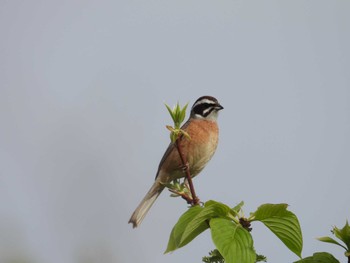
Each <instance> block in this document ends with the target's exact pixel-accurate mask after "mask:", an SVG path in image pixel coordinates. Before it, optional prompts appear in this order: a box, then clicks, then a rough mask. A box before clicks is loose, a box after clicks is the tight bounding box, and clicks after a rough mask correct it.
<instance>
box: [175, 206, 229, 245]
mask: <svg viewBox="0 0 350 263" xmlns="http://www.w3.org/2000/svg"><path fill="white" fill-rule="evenodd" d="M229 210H230V208H229V207H228V206H227V205H224V204H222V203H219V202H216V201H213V200H210V201H208V202H206V203H205V204H204V208H203V209H202V210H201V211H200V212H199V213H198V214H197V215H196V216H195V217H194V218H193V219H192V220H191V221H190V222H189V223H188V224H187V226H186V229H185V231H184V232H183V234H182V237H181V240H180V244H179V246H180V247H182V246H184V245H186V244H188V243H189V242H190V241H191V240H193V239H194V238H195V237H196V236H198V235H199V234H200V233H201V232H203V231H204V230H205V229H206V228H209V225H208V220H209V219H211V218H215V217H226V215H227V213H228V211H229ZM204 226H206V228H205V229H204V230H203V231H200V232H199V233H198V230H201V229H202V228H204Z"/></svg>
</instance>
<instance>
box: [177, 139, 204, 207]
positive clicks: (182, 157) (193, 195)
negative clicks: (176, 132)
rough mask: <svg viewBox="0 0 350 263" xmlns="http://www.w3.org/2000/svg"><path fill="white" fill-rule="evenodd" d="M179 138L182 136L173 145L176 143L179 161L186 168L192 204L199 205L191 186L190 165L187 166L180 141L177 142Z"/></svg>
mask: <svg viewBox="0 0 350 263" xmlns="http://www.w3.org/2000/svg"><path fill="white" fill-rule="evenodd" d="M181 138H182V137H180V138H178V139H177V140H176V142H175V145H176V148H177V151H178V152H179V155H180V159H181V162H182V164H183V165H184V167H185V169H186V179H187V181H188V184H189V186H190V191H191V195H192V205H199V202H200V200H199V199H198V197H197V195H196V192H195V190H194V186H193V183H192V177H191V174H190V167H189V164H188V162H187V160H186V157H185V156H184V154H183V152H182V149H181V146H180V143H179V140H180V139H181Z"/></svg>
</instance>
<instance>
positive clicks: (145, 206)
mask: <svg viewBox="0 0 350 263" xmlns="http://www.w3.org/2000/svg"><path fill="white" fill-rule="evenodd" d="M164 187H165V186H164V185H163V184H161V183H159V182H157V181H155V182H154V184H153V185H152V187H151V189H149V191H148V192H147V194H146V196H145V197H144V198H143V199H142V201H141V203H140V204H139V205H138V207H137V208H136V209H135V211H134V213H133V214H132V215H131V217H130V220H129V223H131V224H132V226H133V228H135V227H138V226H139V225H140V224H141V222H142V220H143V219H144V218H145V216H146V214H147V212H148V210H149V209H150V208H151V206H152V205H153V203H154V202H155V201H156V199H157V197H158V196H159V195H160V193H161V192H162V191H163V189H164Z"/></svg>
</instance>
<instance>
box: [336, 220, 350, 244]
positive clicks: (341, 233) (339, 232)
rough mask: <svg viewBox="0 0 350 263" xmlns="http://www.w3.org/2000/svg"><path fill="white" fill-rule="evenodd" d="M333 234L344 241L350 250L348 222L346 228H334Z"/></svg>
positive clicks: (349, 227)
mask: <svg viewBox="0 0 350 263" xmlns="http://www.w3.org/2000/svg"><path fill="white" fill-rule="evenodd" d="M333 233H334V235H335V236H336V237H337V238H339V239H340V240H341V241H343V242H344V243H345V245H346V246H347V248H348V250H350V226H349V223H348V221H346V223H345V226H344V227H343V228H342V229H339V228H337V227H334V228H333Z"/></svg>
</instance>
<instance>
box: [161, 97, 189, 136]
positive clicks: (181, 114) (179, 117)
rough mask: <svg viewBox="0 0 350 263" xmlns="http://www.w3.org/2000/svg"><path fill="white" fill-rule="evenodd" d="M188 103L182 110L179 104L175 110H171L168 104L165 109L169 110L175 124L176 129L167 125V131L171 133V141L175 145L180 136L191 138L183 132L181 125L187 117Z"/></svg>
mask: <svg viewBox="0 0 350 263" xmlns="http://www.w3.org/2000/svg"><path fill="white" fill-rule="evenodd" d="M187 106H188V103H187V104H186V105H185V106H184V107H182V108H181V106H180V104H179V103H176V105H175V106H174V107H173V108H170V107H169V106H168V105H167V104H165V107H166V108H167V110H168V112H169V114H170V116H171V118H172V120H173V122H174V127H172V126H170V125H167V126H166V127H167V129H168V130H170V131H171V133H170V139H171V141H172V142H173V143H174V142H175V141H176V140H177V138H179V136H181V135H184V136H185V137H186V138H190V136H189V135H188V134H187V133H186V132H185V131H184V130H182V129H181V128H180V127H181V123H182V122H183V121H184V120H185V117H186V109H187Z"/></svg>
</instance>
